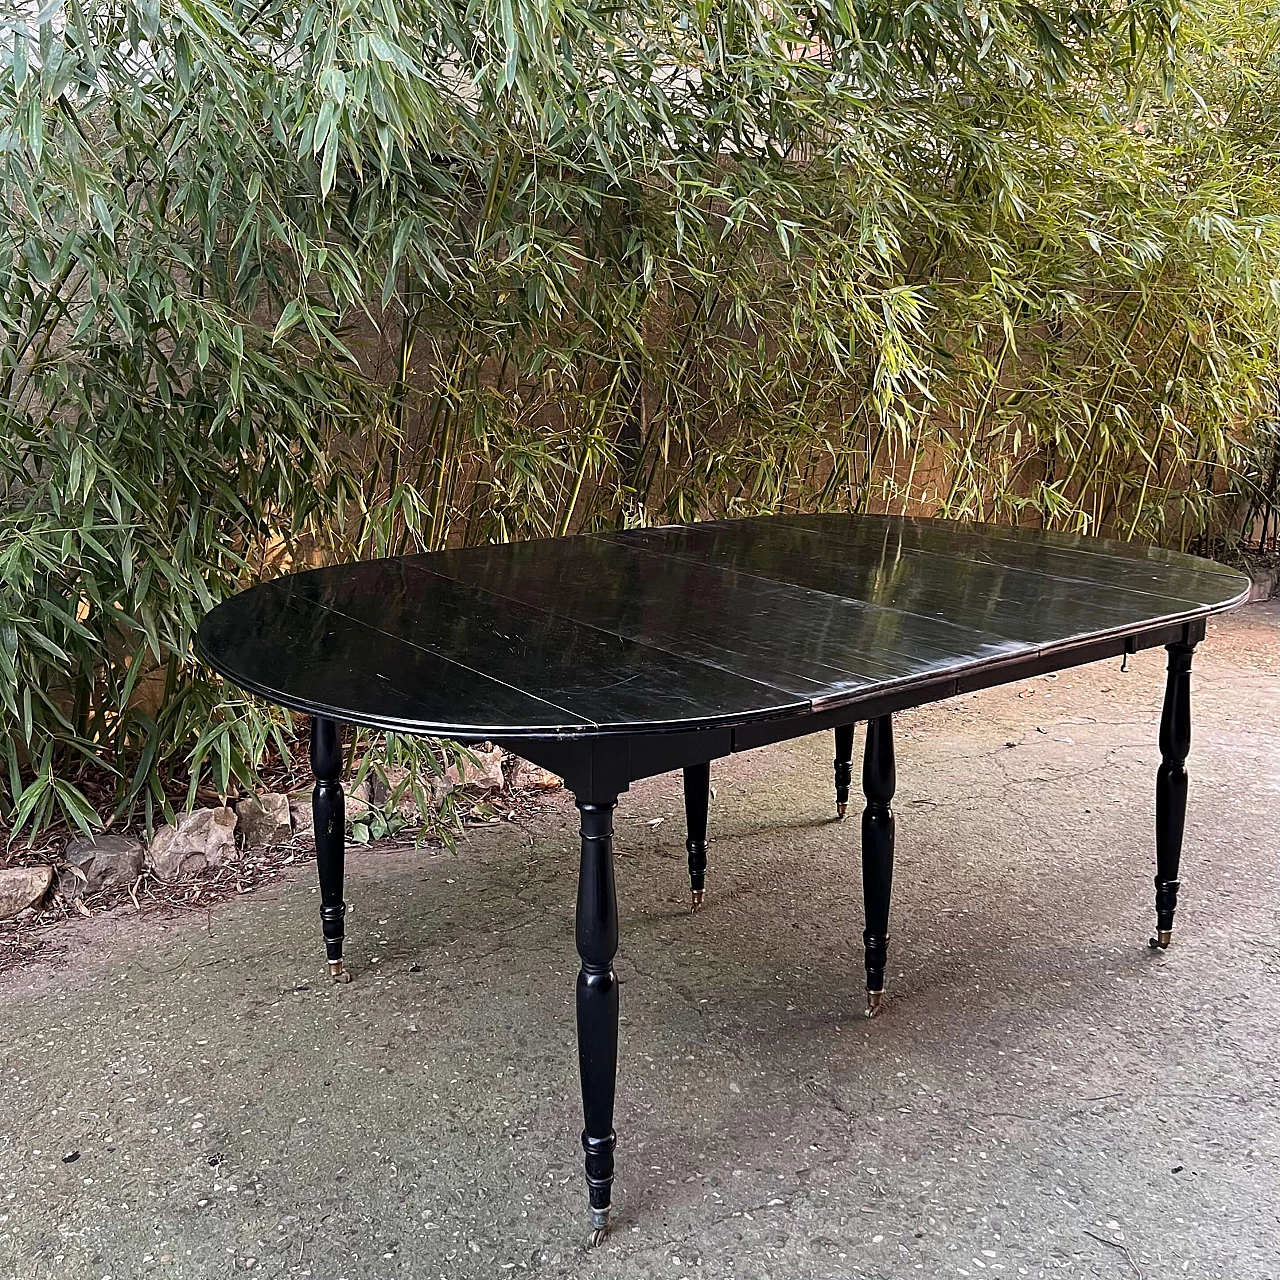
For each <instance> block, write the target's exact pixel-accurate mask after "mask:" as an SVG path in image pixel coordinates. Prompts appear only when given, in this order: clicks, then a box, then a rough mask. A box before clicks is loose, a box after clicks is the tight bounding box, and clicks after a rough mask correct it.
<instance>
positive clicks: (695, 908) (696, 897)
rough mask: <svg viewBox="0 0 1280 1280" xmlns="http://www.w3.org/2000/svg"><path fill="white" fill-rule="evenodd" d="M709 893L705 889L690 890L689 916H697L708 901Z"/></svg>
mask: <svg viewBox="0 0 1280 1280" xmlns="http://www.w3.org/2000/svg"><path fill="white" fill-rule="evenodd" d="M706 894H707V891H706V890H705V889H690V890H689V914H690V915H694V916H696V915H697V914H698V912H699V911H701V910H702V904H703V902H704V901H705V899H706Z"/></svg>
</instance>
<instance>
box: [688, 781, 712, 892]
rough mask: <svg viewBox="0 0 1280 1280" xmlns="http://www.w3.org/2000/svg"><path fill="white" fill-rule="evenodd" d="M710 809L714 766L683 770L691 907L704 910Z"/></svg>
mask: <svg viewBox="0 0 1280 1280" xmlns="http://www.w3.org/2000/svg"><path fill="white" fill-rule="evenodd" d="M710 808H711V765H710V763H709V762H708V763H707V764H691V765H689V766H688V767H687V768H686V769H685V771H684V820H685V828H686V831H687V833H688V839H686V840H685V842H684V847H685V852H686V853H688V855H689V897H690V901H689V908H690V912H691V914H693V915H697V913H698V912H699V911H701V910H702V902H703V897H704V895H705V893H706V886H707V813H708V810H709V809H710Z"/></svg>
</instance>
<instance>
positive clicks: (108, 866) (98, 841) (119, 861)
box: [58, 831, 146, 900]
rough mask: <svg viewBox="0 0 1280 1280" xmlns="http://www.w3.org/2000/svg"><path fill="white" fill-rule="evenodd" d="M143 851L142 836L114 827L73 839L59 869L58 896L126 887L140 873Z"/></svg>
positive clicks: (71, 895) (75, 895) (72, 897)
mask: <svg viewBox="0 0 1280 1280" xmlns="http://www.w3.org/2000/svg"><path fill="white" fill-rule="evenodd" d="M145 853H146V851H145V849H144V847H143V844H142V841H141V840H131V839H129V837H128V836H122V835H117V834H116V833H115V832H114V831H104V832H102V833H101V834H100V835H96V836H81V837H80V838H79V839H76V840H72V841H70V842H69V843H68V844H67V852H66V854H65V855H64V856H63V862H64V863H65V864H66V865H65V866H64V867H63V868H62V869H61V870H60V871H59V872H58V896H59V897H61V898H66V899H68V900H72V899H75V898H78V897H80V895H81V894H84V893H95V892H96V891H97V890H99V889H127V888H128V887H129V886H130V885H131V884H132V883H133V882H134V881H135V880H136V879H137V878H138V877H139V876H140V875H141V874H142V863H143V859H144V857H145ZM71 868H77V869H78V870H79V871H80V872H81V873H82V876H83V878H82V877H81V876H80V875H77V874H76V872H75V871H74V870H72V869H71Z"/></svg>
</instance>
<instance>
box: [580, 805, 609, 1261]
mask: <svg viewBox="0 0 1280 1280" xmlns="http://www.w3.org/2000/svg"><path fill="white" fill-rule="evenodd" d="M577 804H578V812H579V814H580V816H581V826H582V861H581V864H580V866H579V871H578V906H577V916H576V920H575V927H574V936H575V940H576V942H577V947H578V955H579V957H580V959H581V961H582V968H581V969H580V971H579V973H578V987H577V1001H576V1003H577V1015H578V1074H579V1077H580V1079H581V1082H582V1116H583V1122H584V1123H583V1129H582V1150H583V1153H584V1155H585V1157H586V1159H585V1167H586V1175H587V1193H588V1197H589V1201H590V1205H591V1225H592V1228H593V1232H596V1233H599V1234H600V1235H601V1236H603V1233H604V1230H605V1229H606V1228H607V1226H608V1223H609V1207H610V1204H611V1199H612V1190H613V1150H614V1147H615V1145H616V1143H617V1138H616V1137H615V1135H614V1131H613V1099H614V1090H615V1087H616V1080H617V1074H618V980H617V977H616V975H615V974H614V972H613V957H614V956H615V955H616V954H617V951H618V898H617V892H616V890H615V888H614V879H613V810H614V807H615V805H616V804H617V797H616V796H614V797H610V798H609V799H608V800H605V801H602V802H601V801H597V802H590V801H585V800H583V799H582V798H580V797H579V799H578V801H577ZM593 1238H594V1237H593Z"/></svg>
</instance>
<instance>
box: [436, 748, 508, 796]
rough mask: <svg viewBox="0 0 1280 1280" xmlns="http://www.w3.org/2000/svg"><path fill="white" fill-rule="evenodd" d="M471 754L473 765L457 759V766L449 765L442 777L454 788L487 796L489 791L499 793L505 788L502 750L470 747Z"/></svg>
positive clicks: (467, 761)
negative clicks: (473, 758) (473, 760)
mask: <svg viewBox="0 0 1280 1280" xmlns="http://www.w3.org/2000/svg"><path fill="white" fill-rule="evenodd" d="M471 754H472V755H473V756H475V758H476V759H475V763H474V764H472V763H471V761H470V760H467V759H465V758H463V757H459V759H458V762H457V764H451V765H450V766H449V767H448V768H447V769H446V770H445V771H444V776H445V777H446V778H447V779H448V780H449V781H450V782H452V783H453V785H454V787H455V788H463V789H465V790H467V791H469V792H472V793H475V792H479V793H480V794H481V795H487V794H488V793H489V792H490V791H501V790H502V788H503V787H504V786H506V779H505V778H504V777H503V776H502V757H503V751H502V748H501V747H489V748H485V747H472V748H471Z"/></svg>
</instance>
